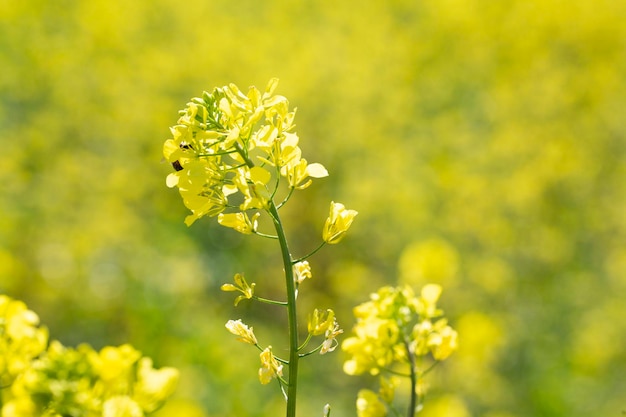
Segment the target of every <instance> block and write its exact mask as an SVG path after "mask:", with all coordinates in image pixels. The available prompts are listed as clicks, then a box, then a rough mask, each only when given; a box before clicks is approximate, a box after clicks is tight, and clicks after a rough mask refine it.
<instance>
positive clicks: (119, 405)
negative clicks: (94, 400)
mask: <svg viewBox="0 0 626 417" xmlns="http://www.w3.org/2000/svg"><path fill="white" fill-rule="evenodd" d="M143 416H144V413H143V410H142V409H141V407H140V406H139V404H137V402H136V401H135V400H133V399H132V398H131V397H129V396H128V395H116V396H115V397H111V398H109V399H108V400H106V401H105V402H104V404H103V405H102V417H143Z"/></svg>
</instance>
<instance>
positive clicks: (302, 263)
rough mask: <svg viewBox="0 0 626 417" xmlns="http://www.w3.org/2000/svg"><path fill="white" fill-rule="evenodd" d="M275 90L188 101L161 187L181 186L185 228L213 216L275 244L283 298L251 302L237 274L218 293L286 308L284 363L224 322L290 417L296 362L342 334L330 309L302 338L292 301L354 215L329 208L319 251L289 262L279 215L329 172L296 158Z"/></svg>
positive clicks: (217, 92) (168, 148) (290, 122)
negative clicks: (314, 258) (254, 358)
mask: <svg viewBox="0 0 626 417" xmlns="http://www.w3.org/2000/svg"><path fill="white" fill-rule="evenodd" d="M277 85H278V80H277V79H275V78H274V79H271V80H270V81H269V83H268V84H267V87H266V88H265V91H264V92H263V93H261V92H260V91H259V90H258V89H257V88H256V87H250V88H249V90H248V92H247V94H244V93H243V92H242V91H241V90H240V89H239V88H238V87H237V86H236V85H234V84H229V85H228V86H224V87H220V88H215V89H214V90H213V92H211V93H209V92H204V93H203V94H202V97H197V98H193V99H191V101H190V102H189V103H187V106H186V108H185V109H184V110H181V111H180V117H179V119H178V121H177V123H176V125H174V126H173V127H171V129H170V130H171V133H172V137H171V138H170V139H168V140H166V141H165V144H164V146H163V155H164V156H165V158H166V160H167V161H169V162H170V163H171V164H172V167H173V168H174V172H172V173H170V174H169V175H168V176H167V179H166V183H167V185H168V186H169V187H177V188H178V191H179V192H180V195H181V197H182V198H183V203H184V204H185V206H186V207H187V208H188V209H189V210H190V211H191V214H190V215H188V216H187V218H186V219H185V223H186V224H187V225H188V226H190V225H191V224H193V223H194V222H195V221H196V220H198V219H199V218H201V217H204V216H208V217H217V222H218V223H219V224H221V225H222V226H225V227H229V228H232V229H234V230H236V231H238V232H239V233H243V234H246V235H250V234H254V235H258V236H262V237H264V238H268V239H275V240H278V242H279V244H280V251H281V256H282V262H283V268H284V272H285V277H284V278H285V288H286V294H287V300H286V301H279V300H270V299H266V298H262V297H259V296H257V295H256V293H255V290H256V283H252V284H248V282H247V280H246V279H245V278H244V275H243V274H236V275H235V276H234V279H233V283H226V284H224V285H223V286H222V290H223V291H231V292H238V293H240V294H239V295H238V296H237V297H236V298H235V305H237V304H239V303H240V302H241V301H243V300H254V301H258V302H262V303H268V304H273V305H279V306H283V307H285V309H286V313H287V319H288V335H289V336H288V337H289V357H288V358H280V357H278V356H276V355H274V352H273V351H272V347H271V346H270V345H267V346H261V345H260V344H259V342H258V340H257V337H256V336H255V334H254V331H253V328H252V327H249V326H248V325H247V324H245V323H243V322H242V321H241V320H229V321H228V322H227V323H226V328H227V330H228V331H230V332H231V333H233V334H234V335H236V336H237V337H238V338H237V340H239V341H241V342H243V343H247V344H251V345H253V346H255V347H256V348H257V349H258V350H259V351H260V355H259V357H260V362H261V366H260V368H259V372H258V377H259V380H260V382H261V383H262V384H268V383H270V382H271V381H272V380H277V381H278V385H279V387H280V389H281V391H282V393H283V395H284V397H285V399H286V402H287V405H286V410H287V416H289V417H293V416H295V414H296V393H297V387H298V364H299V360H300V359H302V358H304V357H306V356H308V355H311V354H313V353H316V352H318V353H320V354H326V353H328V352H332V351H333V350H334V349H335V348H336V347H337V342H336V337H337V336H338V335H339V334H341V333H342V330H341V329H340V328H339V325H338V323H337V320H336V319H335V314H334V312H333V311H332V310H330V309H326V310H321V309H315V310H314V311H313V312H311V314H310V315H309V320H308V324H307V331H308V333H307V337H306V339H305V340H304V341H303V342H301V341H300V337H299V331H300V326H299V324H298V316H297V312H296V310H297V305H296V302H297V296H298V289H299V287H300V286H301V285H302V283H303V282H304V281H305V280H306V279H309V278H311V277H312V272H311V265H310V264H309V262H308V260H307V259H308V258H309V257H310V256H311V255H313V254H314V253H316V252H317V251H318V250H319V249H321V248H322V247H323V246H324V245H326V244H336V243H338V242H339V241H340V240H341V239H343V237H344V236H345V233H346V231H347V230H348V229H349V228H350V226H351V224H352V222H353V220H354V217H355V216H356V215H357V212H356V211H354V210H348V209H346V208H345V206H344V205H342V204H340V203H335V202H331V204H330V213H329V216H328V218H327V219H326V222H325V224H324V227H323V229H322V232H321V242H320V244H319V246H318V247H317V248H315V249H313V250H312V251H311V252H310V253H309V254H308V255H305V256H302V257H298V258H295V257H293V256H292V255H291V252H290V250H289V246H288V241H287V235H286V232H285V230H284V227H283V223H282V221H281V218H280V215H279V210H280V209H281V208H282V207H283V206H284V205H285V204H286V203H287V202H288V201H289V199H290V198H291V197H292V196H293V193H294V191H296V190H303V189H305V188H307V187H309V186H310V185H311V183H312V180H313V179H314V178H323V177H326V176H328V171H327V170H326V168H324V166H323V165H321V164H319V163H309V162H308V161H307V160H306V159H305V158H303V157H302V151H301V149H300V147H299V146H298V142H299V138H298V135H297V134H296V133H295V132H294V126H295V125H294V118H295V113H296V112H295V110H290V109H289V102H288V100H287V99H286V98H285V97H284V96H281V95H275V94H274V91H275V89H276V86H277ZM261 216H267V217H268V218H269V219H270V221H271V223H272V224H273V226H274V231H273V232H265V231H261V230H259V219H260V217H261ZM316 336H322V340H321V342H320V343H319V344H318V345H317V346H316V347H314V348H308V347H307V346H308V344H309V342H310V341H311V340H312V339H313V337H316ZM285 368H286V369H285ZM328 413H329V409H328V408H327V411H326V414H328Z"/></svg>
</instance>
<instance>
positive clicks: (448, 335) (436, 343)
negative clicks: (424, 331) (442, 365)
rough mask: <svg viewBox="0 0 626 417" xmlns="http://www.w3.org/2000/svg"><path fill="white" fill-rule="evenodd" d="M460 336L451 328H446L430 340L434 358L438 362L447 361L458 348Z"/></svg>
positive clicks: (434, 334)
mask: <svg viewBox="0 0 626 417" xmlns="http://www.w3.org/2000/svg"><path fill="white" fill-rule="evenodd" d="M457 339H458V334H457V332H456V331H455V330H454V329H452V327H450V326H445V327H444V328H443V329H441V330H440V331H438V332H437V333H433V335H431V337H430V338H429V345H430V347H431V351H432V354H433V358H435V359H436V360H438V361H442V360H444V359H447V358H448V356H450V355H451V354H452V352H454V351H455V350H456V349H457V347H458V342H457Z"/></svg>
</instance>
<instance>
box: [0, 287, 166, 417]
mask: <svg viewBox="0 0 626 417" xmlns="http://www.w3.org/2000/svg"><path fill="white" fill-rule="evenodd" d="M0 303H1V305H2V310H1V311H0V317H1V319H0V323H1V324H0V346H2V348H6V347H9V349H6V350H3V351H2V352H0V357H1V358H2V360H3V362H2V363H3V364H4V365H7V366H6V368H5V369H3V371H5V372H4V374H3V377H4V378H5V380H6V381H10V382H9V383H8V384H6V385H4V384H3V387H4V388H9V387H10V388H9V389H8V391H7V392H6V393H5V395H4V399H5V401H6V402H5V403H4V406H3V407H2V413H1V415H2V417H41V416H43V417H59V416H72V417H95V416H102V417H143V416H145V415H148V414H149V413H152V412H153V411H155V410H156V409H157V408H159V407H160V406H161V405H162V404H163V403H164V402H165V400H166V399H167V397H169V396H170V395H171V394H172V392H173V390H174V388H175V386H176V383H177V381H178V371H177V370H176V369H174V368H167V367H166V368H161V369H154V367H153V365H152V360H151V359H150V358H147V357H142V355H141V353H140V352H139V351H137V350H135V349H134V348H133V347H132V346H130V345H122V346H119V347H111V346H107V347H105V348H103V349H102V350H100V351H99V352H97V351H95V350H94V349H93V348H91V347H90V346H88V345H86V344H83V345H80V346H79V347H78V348H76V349H73V348H67V347H64V346H63V345H62V344H61V343H59V342H58V341H53V342H51V343H50V345H49V346H47V348H46V345H47V333H46V332H45V330H44V329H42V328H37V327H36V324H37V322H38V320H37V316H36V314H35V313H33V312H31V311H29V310H27V309H26V307H25V306H24V304H23V303H22V302H19V301H13V300H11V299H10V298H9V297H6V296H0ZM16 311H17V312H19V313H18V314H17V315H16ZM20 314H21V317H22V320H21V322H20V320H18V319H16V317H19V316H20ZM17 323H20V324H17ZM20 328H21V332H20V331H18V332H17V333H16V330H15V329H20ZM16 335H20V336H21V337H16ZM26 340H31V342H33V341H34V343H31V345H30V346H31V347H32V349H27V350H23V351H22V352H23V354H22V355H21V357H20V358H19V359H17V356H19V355H18V354H17V353H16V352H17V351H16V350H15V349H11V346H13V347H15V346H17V345H19V343H20V341H21V342H22V343H24V341H26ZM5 352H9V353H8V354H6V355H5ZM35 352H36V353H35ZM16 364H18V365H17V366H16ZM9 376H10V377H11V380H9V379H8V378H9ZM6 381H4V382H6Z"/></svg>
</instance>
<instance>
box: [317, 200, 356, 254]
mask: <svg viewBox="0 0 626 417" xmlns="http://www.w3.org/2000/svg"><path fill="white" fill-rule="evenodd" d="M357 214H358V212H357V211H356V210H348V209H346V208H345V206H344V205H343V204H341V203H335V202H334V201H333V202H331V203H330V214H329V216H328V218H327V219H326V223H325V224H324V230H323V232H322V238H323V239H324V242H326V243H329V244H335V243H339V242H340V241H341V240H342V239H343V237H344V236H345V233H346V232H347V231H348V229H349V228H350V225H352V221H353V220H354V218H355V217H356V215H357Z"/></svg>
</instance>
